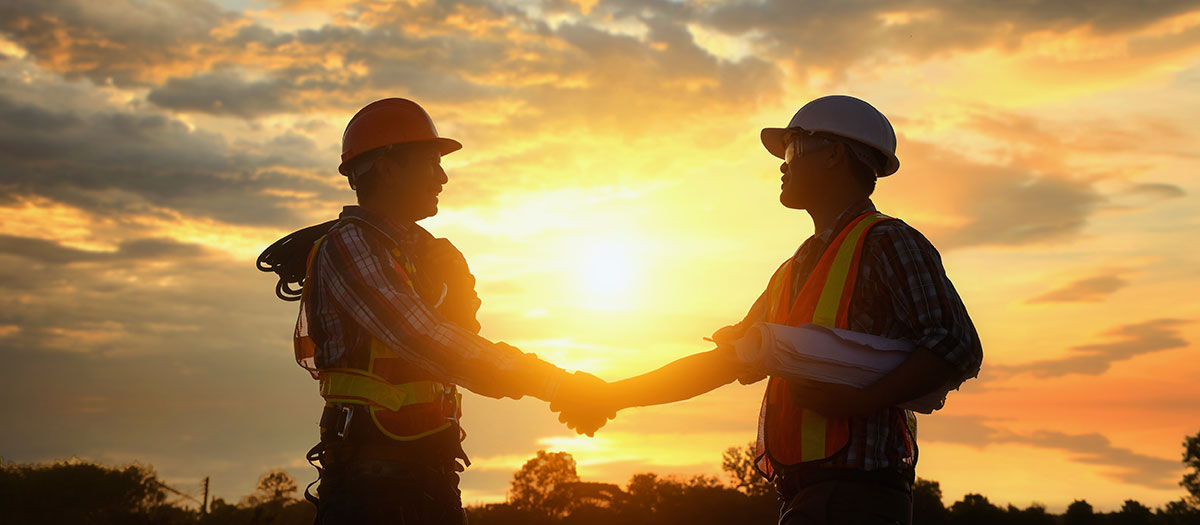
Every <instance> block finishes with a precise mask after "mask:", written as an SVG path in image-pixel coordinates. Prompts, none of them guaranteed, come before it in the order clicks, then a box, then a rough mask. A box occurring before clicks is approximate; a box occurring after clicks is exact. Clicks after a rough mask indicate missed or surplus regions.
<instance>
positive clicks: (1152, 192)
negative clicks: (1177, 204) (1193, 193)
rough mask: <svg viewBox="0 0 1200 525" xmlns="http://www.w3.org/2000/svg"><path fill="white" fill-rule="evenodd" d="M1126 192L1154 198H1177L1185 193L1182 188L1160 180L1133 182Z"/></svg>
mask: <svg viewBox="0 0 1200 525" xmlns="http://www.w3.org/2000/svg"><path fill="white" fill-rule="evenodd" d="M1128 192H1129V193H1130V194H1131V195H1143V196H1146V197H1151V198H1155V199H1178V198H1180V197H1183V196H1186V195H1187V192H1186V191H1184V189H1183V188H1180V187H1179V186H1176V185H1174V184H1164V183H1161V182H1146V183H1142V184H1135V185H1133V186H1132V187H1130V188H1129V190H1128Z"/></svg>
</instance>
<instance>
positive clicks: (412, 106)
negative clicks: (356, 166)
mask: <svg viewBox="0 0 1200 525" xmlns="http://www.w3.org/2000/svg"><path fill="white" fill-rule="evenodd" d="M413 142H432V143H435V144H437V145H438V146H439V147H440V149H441V151H442V155H445V154H447V153H451V152H454V151H458V150H459V149H461V148H462V144H460V143H459V142H458V141H457V140H452V139H448V138H444V137H439V136H438V132H437V128H435V127H434V126H433V119H431V118H429V113H426V112H425V110H424V109H422V108H421V106H419V105H417V103H416V102H413V101H411V100H408V99H403V98H385V99H382V100H376V101H375V102H372V103H370V104H367V105H366V107H364V108H362V109H360V110H358V113H355V114H354V117H353V118H351V119H350V123H349V124H346V132H345V133H343V134H342V164H341V165H340V166H338V171H339V172H341V174H342V175H347V176H349V173H348V171H349V170H348V166H347V163H348V162H349V161H350V160H351V159H353V158H355V157H357V156H359V155H362V154H363V153H366V152H368V151H371V150H373V149H376V148H382V147H384V146H391V145H393V144H405V143H413Z"/></svg>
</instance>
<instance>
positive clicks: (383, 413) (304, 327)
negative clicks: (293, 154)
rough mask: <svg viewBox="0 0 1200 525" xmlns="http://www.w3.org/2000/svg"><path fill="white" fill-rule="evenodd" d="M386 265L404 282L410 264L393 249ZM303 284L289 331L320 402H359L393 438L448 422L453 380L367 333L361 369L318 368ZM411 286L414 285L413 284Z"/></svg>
mask: <svg viewBox="0 0 1200 525" xmlns="http://www.w3.org/2000/svg"><path fill="white" fill-rule="evenodd" d="M324 239H325V238H324V237H321V239H318V240H317V242H316V243H314V244H313V248H312V250H311V251H310V252H309V255H308V268H307V270H306V275H305V281H306V282H310V281H309V280H310V279H311V278H312V270H313V260H314V259H315V258H316V255H317V249H318V248H319V247H320V246H321V242H322V241H324ZM392 266H393V269H394V270H395V271H396V272H397V273H398V274H400V276H401V277H402V278H403V279H404V281H405V282H406V283H407V284H408V286H409V287H410V288H412V287H413V282H412V279H411V277H410V276H412V275H415V274H416V268H415V267H413V265H412V263H411V262H409V261H408V258H407V257H405V256H404V254H403V253H401V252H400V251H399V250H398V249H395V248H393V249H392ZM308 290H309V287H307V286H306V287H304V291H303V293H302V294H301V296H300V315H299V318H298V319H297V321H296V332H295V334H294V336H293V343H294V349H295V353H296V362H297V363H299V364H300V366H302V367H304V368H305V369H306V370H308V371H309V373H311V374H312V376H313V378H314V379H317V380H318V381H319V382H320V385H321V397H323V398H325V404H326V406H329V405H332V404H334V403H342V404H351V405H363V406H366V407H368V408H369V410H368V411H369V413H370V415H371V420H372V421H373V422H374V423H375V427H376V428H377V429H379V431H380V433H382V434H383V435H385V436H387V437H389V438H392V439H395V440H398V441H413V440H417V439H420V438H423V437H425V436H429V435H432V434H436V433H438V432H441V431H442V430H445V429H447V428H450V426H451V425H453V424H454V423H455V422H456V421H458V418H459V417H460V416H461V415H462V407H461V401H462V394H459V393H458V390H457V389H456V388H455V385H453V384H449V383H442V382H439V381H437V380H436V378H435V377H433V375H432V374H430V373H429V372H426V371H424V370H422V369H420V368H418V367H415V366H412V365H411V364H410V363H407V362H405V361H404V360H402V359H400V357H399V356H398V355H396V353H395V352H393V351H392V350H391V349H389V348H388V347H387V345H385V344H383V343H382V342H380V341H378V340H376V339H374V338H372V339H371V342H370V345H369V348H370V353H371V355H370V356H369V358H368V359H367V367H366V369H365V370H364V369H359V368H327V369H318V368H317V367H316V361H315V358H314V355H315V354H316V349H317V345H316V342H314V341H313V339H312V337H311V336H310V335H309V332H308V304H309V297H308ZM414 290H415V288H414Z"/></svg>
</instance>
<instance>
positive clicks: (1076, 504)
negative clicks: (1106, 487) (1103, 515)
mask: <svg viewBox="0 0 1200 525" xmlns="http://www.w3.org/2000/svg"><path fill="white" fill-rule="evenodd" d="M1097 522H1098V521H1097V518H1096V512H1095V510H1093V509H1092V505H1091V504H1090V503H1088V502H1087V500H1081V499H1077V500H1075V501H1072V502H1071V504H1070V505H1067V512H1066V513H1064V514H1063V525H1092V524H1094V523H1097Z"/></svg>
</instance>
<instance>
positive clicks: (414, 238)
mask: <svg viewBox="0 0 1200 525" xmlns="http://www.w3.org/2000/svg"><path fill="white" fill-rule="evenodd" d="M338 218H339V219H343V220H345V219H350V220H357V221H361V222H364V223H366V224H367V225H369V226H371V227H373V228H375V229H376V230H378V231H379V233H382V234H383V235H384V236H386V237H387V238H388V239H390V240H391V241H392V242H393V243H394V244H396V245H397V246H399V247H401V248H404V247H409V246H412V245H415V244H418V243H421V242H423V241H426V240H428V239H432V238H433V235H432V234H430V233H429V232H428V231H427V230H425V228H422V227H420V226H419V225H417V223H415V222H405V223H401V222H396V221H393V220H391V219H389V218H387V217H385V216H383V215H382V214H380V213H375V212H373V211H371V210H368V209H366V208H364V207H362V206H353V205H350V206H345V207H343V208H342V214H341V215H339V216H338Z"/></svg>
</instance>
